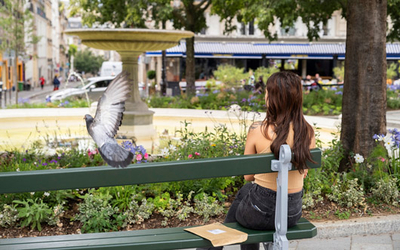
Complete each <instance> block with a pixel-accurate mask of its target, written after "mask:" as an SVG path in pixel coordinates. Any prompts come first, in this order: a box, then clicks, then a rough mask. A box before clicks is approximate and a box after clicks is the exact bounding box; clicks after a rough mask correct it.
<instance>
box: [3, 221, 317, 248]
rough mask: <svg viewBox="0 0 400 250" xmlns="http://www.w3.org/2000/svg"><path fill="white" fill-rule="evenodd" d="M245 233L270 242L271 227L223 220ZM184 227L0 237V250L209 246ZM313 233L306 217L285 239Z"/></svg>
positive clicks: (257, 240) (254, 238)
mask: <svg viewBox="0 0 400 250" xmlns="http://www.w3.org/2000/svg"><path fill="white" fill-rule="evenodd" d="M225 225H226V226H228V227H231V228H234V229H238V230H240V231H243V232H245V233H247V234H248V235H249V237H248V240H247V241H246V243H257V242H266V241H272V237H273V233H274V230H271V231H258V230H251V229H247V228H243V227H242V226H241V225H239V224H238V223H227V224H225ZM184 228H185V227H180V228H165V229H149V230H138V231H124V232H111V233H94V234H82V235H62V236H43V237H30V238H21V239H2V240H1V241H0V250H6V249H15V250H19V249H110V250H111V249H116V250H125V249H126V250H128V249H146V250H156V249H165V250H167V249H184V248H197V247H209V246H210V242H209V241H208V240H205V239H203V238H201V237H199V236H197V235H194V234H192V233H189V232H186V231H184V230H183V229H184ZM316 234H317V229H316V227H315V226H314V225H313V224H312V223H310V222H309V221H307V220H306V219H304V218H302V219H300V221H299V223H298V225H296V226H295V227H292V228H289V229H288V234H287V237H288V239H301V238H311V237H314V236H315V235H316Z"/></svg>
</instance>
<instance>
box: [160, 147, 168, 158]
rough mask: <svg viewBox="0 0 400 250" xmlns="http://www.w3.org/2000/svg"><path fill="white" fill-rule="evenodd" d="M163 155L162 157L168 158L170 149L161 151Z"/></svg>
mask: <svg viewBox="0 0 400 250" xmlns="http://www.w3.org/2000/svg"><path fill="white" fill-rule="evenodd" d="M161 155H162V156H168V155H169V149H168V148H163V149H162V150H161Z"/></svg>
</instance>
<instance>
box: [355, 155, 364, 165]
mask: <svg viewBox="0 0 400 250" xmlns="http://www.w3.org/2000/svg"><path fill="white" fill-rule="evenodd" d="M354 159H355V160H356V163H363V162H364V157H363V156H362V155H360V154H356V155H355V156H354Z"/></svg>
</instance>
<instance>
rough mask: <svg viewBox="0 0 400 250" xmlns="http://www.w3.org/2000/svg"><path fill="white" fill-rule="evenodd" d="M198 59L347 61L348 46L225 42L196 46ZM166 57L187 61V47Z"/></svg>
mask: <svg viewBox="0 0 400 250" xmlns="http://www.w3.org/2000/svg"><path fill="white" fill-rule="evenodd" d="M194 50H195V57H196V58H210V57H212V58H254V59H261V58H262V55H263V54H265V56H266V58H277V59H278V58H279V59H287V58H292V59H295V58H300V59H304V58H309V59H333V57H334V56H338V58H339V59H344V56H345V52H346V46H345V44H341V43H336V44H335V43H331V44H325V43H309V44H284V43H232V42H231V43H226V42H195V45H194ZM386 53H387V58H388V59H400V44H390V43H389V44H387V45H386ZM146 55H147V56H161V51H154V52H147V53H146ZM167 56H170V57H174V56H175V57H176V56H179V57H180V56H183V57H186V43H185V42H181V43H180V45H178V46H175V47H173V48H170V49H168V50H167Z"/></svg>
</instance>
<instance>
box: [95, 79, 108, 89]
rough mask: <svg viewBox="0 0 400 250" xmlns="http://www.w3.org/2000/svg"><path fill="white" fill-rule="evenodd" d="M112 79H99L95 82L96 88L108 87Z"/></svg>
mask: <svg viewBox="0 0 400 250" xmlns="http://www.w3.org/2000/svg"><path fill="white" fill-rule="evenodd" d="M109 82H110V81H107V80H105V81H99V82H96V83H95V86H96V88H104V87H107V86H108V84H109Z"/></svg>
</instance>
